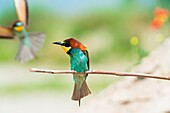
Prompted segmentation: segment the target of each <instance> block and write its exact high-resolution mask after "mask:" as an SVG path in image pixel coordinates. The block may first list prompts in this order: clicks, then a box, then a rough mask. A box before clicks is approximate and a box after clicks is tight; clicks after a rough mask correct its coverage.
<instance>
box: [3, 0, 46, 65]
mask: <svg viewBox="0 0 170 113" xmlns="http://www.w3.org/2000/svg"><path fill="white" fill-rule="evenodd" d="M14 3H15V7H16V12H17V16H18V19H17V21H15V22H14V23H13V25H12V26H11V27H3V26H0V38H2V39H14V38H18V39H19V43H20V44H19V48H18V53H17V56H16V60H17V61H19V62H21V63H24V62H28V61H29V60H31V59H33V58H35V57H36V52H37V51H38V50H39V49H40V48H41V47H42V45H43V42H44V40H45V34H44V33H28V32H27V27H28V21H29V20H28V4H27V1H26V0H14Z"/></svg>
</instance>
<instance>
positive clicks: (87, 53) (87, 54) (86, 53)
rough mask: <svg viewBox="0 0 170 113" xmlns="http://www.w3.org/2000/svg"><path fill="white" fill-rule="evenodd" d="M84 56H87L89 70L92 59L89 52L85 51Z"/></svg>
mask: <svg viewBox="0 0 170 113" xmlns="http://www.w3.org/2000/svg"><path fill="white" fill-rule="evenodd" d="M83 53H84V55H86V57H87V59H88V61H87V65H88V69H90V57H89V52H88V51H87V50H83Z"/></svg>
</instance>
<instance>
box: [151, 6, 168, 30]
mask: <svg viewBox="0 0 170 113" xmlns="http://www.w3.org/2000/svg"><path fill="white" fill-rule="evenodd" d="M154 15H155V17H154V19H153V21H152V24H151V26H152V27H153V28H155V29H159V28H160V27H161V26H162V25H163V24H164V23H165V22H166V21H167V19H168V16H169V12H168V10H166V9H163V8H156V9H155V11H154Z"/></svg>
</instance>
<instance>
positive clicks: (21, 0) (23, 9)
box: [14, 0, 28, 26]
mask: <svg viewBox="0 0 170 113" xmlns="http://www.w3.org/2000/svg"><path fill="white" fill-rule="evenodd" d="M14 2H15V7H16V10H17V16H18V20H19V21H21V22H24V24H25V26H28V4H27V0H14Z"/></svg>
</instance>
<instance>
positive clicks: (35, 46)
mask: <svg viewBox="0 0 170 113" xmlns="http://www.w3.org/2000/svg"><path fill="white" fill-rule="evenodd" d="M29 39H30V42H31V51H33V52H34V53H36V52H37V51H38V50H39V49H40V48H41V47H42V45H43V43H44V41H45V33H30V34H29Z"/></svg>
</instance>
